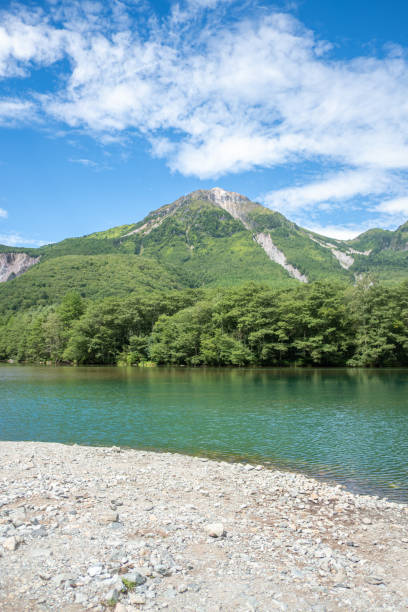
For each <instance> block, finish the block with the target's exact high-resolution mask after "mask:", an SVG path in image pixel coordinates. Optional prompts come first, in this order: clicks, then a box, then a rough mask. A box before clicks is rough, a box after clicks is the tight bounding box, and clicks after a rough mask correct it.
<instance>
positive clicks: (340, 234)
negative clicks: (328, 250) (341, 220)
mask: <svg viewBox="0 0 408 612" xmlns="http://www.w3.org/2000/svg"><path fill="white" fill-rule="evenodd" d="M371 227H372V226H371V225H369V226H368V225H307V229H309V230H311V231H312V232H315V233H316V234H320V235H321V236H326V237H328V238H335V239H336V240H351V239H352V238H356V237H357V236H359V235H360V234H362V233H363V232H366V231H367V230H368V229H371Z"/></svg>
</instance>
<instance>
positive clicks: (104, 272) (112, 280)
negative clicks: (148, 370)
mask: <svg viewBox="0 0 408 612" xmlns="http://www.w3.org/2000/svg"><path fill="white" fill-rule="evenodd" d="M179 286H180V284H179V281H178V279H177V277H176V275H175V274H174V273H173V274H172V273H171V272H170V271H169V270H168V269H165V268H163V266H161V265H160V264H159V263H158V262H157V261H154V260H151V259H148V258H145V257H138V256H136V255H105V256H98V255H91V256H88V257H80V256H79V255H66V256H65V257H57V258H55V259H52V260H48V261H45V262H44V263H42V264H41V265H36V266H33V267H32V268H30V269H29V270H27V272H25V273H24V274H23V275H22V276H19V277H18V278H15V279H14V280H13V281H10V282H7V283H3V284H2V285H0V314H1V313H6V312H8V311H17V310H20V311H21V310H25V309H27V308H31V307H33V306H46V305H50V304H54V303H55V302H58V301H59V300H61V299H62V297H63V296H64V295H65V293H67V292H69V291H74V290H75V291H77V292H78V293H79V294H80V295H81V297H86V298H91V299H93V300H100V299H102V298H104V297H108V296H116V297H124V296H126V295H129V294H130V293H132V292H133V291H135V290H137V289H145V290H150V291H151V290H153V289H154V290H157V291H163V290H168V289H172V288H177V287H179Z"/></svg>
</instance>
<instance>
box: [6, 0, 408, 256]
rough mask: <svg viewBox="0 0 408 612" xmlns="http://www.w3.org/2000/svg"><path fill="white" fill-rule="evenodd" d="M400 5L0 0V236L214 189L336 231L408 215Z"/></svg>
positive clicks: (350, 0) (73, 232) (399, 1)
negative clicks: (20, 0)
mask: <svg viewBox="0 0 408 612" xmlns="http://www.w3.org/2000/svg"><path fill="white" fill-rule="evenodd" d="M407 23H408V3H407V2H406V0H388V1H387V2H385V1H384V0H342V1H341V2H337V1H328V0H298V1H293V2H292V1H290V0H277V1H276V2H268V1H263V2H262V1H260V0H259V1H258V0H240V1H234V0H179V1H177V2H176V1H172V0H161V1H158V0H151V1H149V0H104V1H103V2H102V1H101V2H98V1H93V0H89V1H88V0H81V1H77V0H69V1H64V0H62V1H61V0H43V1H38V0H29V1H25V2H14V1H13V2H9V1H8V0H0V243H2V244H8V245H15V246H40V245H42V244H46V243H50V242H56V241H59V240H62V239H64V238H67V237H70V236H82V235H86V234H88V233H92V232H94V231H99V230H104V229H107V228H109V227H113V226H116V225H122V224H125V223H132V222H135V221H139V220H140V219H142V218H143V217H144V216H145V215H146V214H147V213H148V212H149V211H151V210H153V209H155V208H158V207H159V206H161V205H163V204H167V203H169V202H172V201H174V200H175V199H177V198H178V197H180V196H181V195H183V194H186V193H189V192H190V191H193V190H195V189H209V188H211V187H215V186H218V187H222V188H224V189H227V190H231V191H237V192H239V193H242V194H244V195H246V196H248V197H249V198H250V199H252V200H255V201H258V202H261V203H262V204H264V205H265V206H268V207H270V208H271V209H273V210H279V211H280V212H282V213H283V214H284V215H286V216H287V217H288V218H289V219H291V220H293V221H295V222H296V223H298V224H299V225H302V226H303V227H307V228H310V229H312V230H315V231H317V232H320V233H322V234H324V235H327V236H332V237H334V238H341V239H349V238H352V237H354V236H356V235H358V234H360V233H362V232H363V231H366V230H367V229H370V228H372V227H383V228H386V229H394V228H396V227H398V225H400V224H401V223H404V222H405V221H406V220H407V218H408V49H407V44H408V40H407V39H408V35H407V29H406V24H407Z"/></svg>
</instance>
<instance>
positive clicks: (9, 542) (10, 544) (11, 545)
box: [3, 536, 19, 551]
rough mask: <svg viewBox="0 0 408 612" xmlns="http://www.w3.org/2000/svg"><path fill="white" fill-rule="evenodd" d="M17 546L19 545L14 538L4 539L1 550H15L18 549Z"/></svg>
mask: <svg viewBox="0 0 408 612" xmlns="http://www.w3.org/2000/svg"><path fill="white" fill-rule="evenodd" d="M18 545H19V541H18V539H17V538H15V537H14V536H11V537H10V538H6V539H5V540H4V542H3V548H5V549H6V550H10V551H14V550H16V549H17V548H18Z"/></svg>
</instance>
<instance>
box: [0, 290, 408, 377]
mask: <svg viewBox="0 0 408 612" xmlns="http://www.w3.org/2000/svg"><path fill="white" fill-rule="evenodd" d="M0 359H2V360H5V359H9V360H10V359H12V360H16V361H29V362H30V361H34V362H47V361H50V362H53V363H61V362H67V363H77V364H81V363H85V364H86V363H88V364H123V365H131V364H139V365H140V364H145V363H149V362H150V364H153V363H155V364H158V365H160V364H169V365H190V366H203V365H208V366H222V365H230V366H248V365H261V366H287V365H296V366H344V365H348V366H365V367H378V366H408V282H407V281H405V282H404V283H401V284H399V285H395V286H394V287H392V288H388V287H385V286H383V285H378V284H372V283H371V282H366V281H361V282H359V283H358V284H357V285H356V286H354V287H353V286H350V285H345V284H339V283H327V282H325V283H323V282H315V283H310V284H298V285H294V286H292V287H290V288H287V289H280V290H276V289H273V288H271V287H270V286H265V285H259V284H255V283H250V284H246V285H244V286H241V287H233V288H225V289H221V288H218V289H198V290H193V289H189V290H175V291H170V292H169V291H165V292H155V291H151V292H139V293H133V294H132V295H130V296H127V297H122V298H117V297H110V298H104V299H102V300H92V301H91V300H84V299H83V298H81V296H80V295H79V294H78V293H75V292H70V293H68V294H66V295H65V296H64V297H63V298H62V300H61V301H60V302H59V303H57V304H54V305H47V306H42V307H36V308H35V309H31V310H27V311H19V312H17V313H14V314H10V313H9V314H7V315H3V317H2V318H0Z"/></svg>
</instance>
